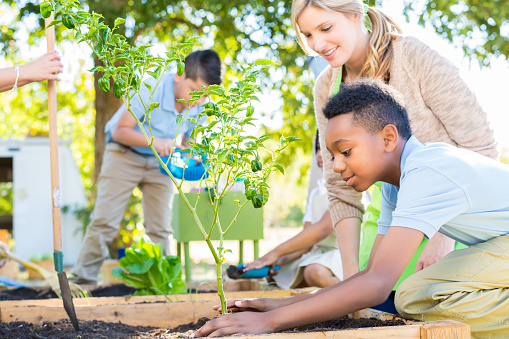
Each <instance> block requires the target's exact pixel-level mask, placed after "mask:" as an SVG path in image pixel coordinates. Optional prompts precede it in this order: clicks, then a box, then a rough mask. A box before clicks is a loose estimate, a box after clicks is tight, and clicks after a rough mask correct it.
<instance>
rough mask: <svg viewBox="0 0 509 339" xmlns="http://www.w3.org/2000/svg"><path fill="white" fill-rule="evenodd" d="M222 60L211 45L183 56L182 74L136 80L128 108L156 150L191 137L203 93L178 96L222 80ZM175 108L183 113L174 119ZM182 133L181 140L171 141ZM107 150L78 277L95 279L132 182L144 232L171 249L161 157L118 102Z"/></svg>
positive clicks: (168, 186) (167, 185)
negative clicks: (137, 85)
mask: <svg viewBox="0 0 509 339" xmlns="http://www.w3.org/2000/svg"><path fill="white" fill-rule="evenodd" d="M221 81H222V79H221V60H220V59H219V55H218V54H217V53H216V52H215V51H213V50H199V51H194V52H193V53H191V54H189V55H188V56H187V57H186V59H185V70H184V73H183V74H182V75H178V74H176V73H172V72H169V71H167V72H166V73H165V74H164V75H163V78H162V80H161V83H160V84H159V86H157V88H156V87H155V86H156V79H154V78H148V79H147V80H145V83H146V84H148V85H149V86H150V87H147V86H145V85H143V84H142V85H141V86H140V93H139V95H135V96H134V97H133V99H132V100H131V108H130V109H131V111H132V112H133V113H134V114H135V115H136V116H137V118H138V119H139V120H140V121H141V122H142V124H143V125H142V126H143V129H144V131H145V132H146V133H149V132H148V131H149V124H150V131H151V133H152V136H153V137H154V138H153V147H154V149H155V150H156V151H157V152H158V153H159V155H160V156H169V155H171V153H172V151H173V147H177V146H181V145H186V144H187V142H189V141H191V132H192V130H193V127H194V126H193V125H192V124H191V122H190V121H188V120H187V119H190V118H197V117H198V115H199V113H200V112H201V111H202V110H203V107H202V106H201V104H202V103H203V102H204V101H205V100H206V99H205V97H203V98H201V99H199V100H198V101H196V102H194V106H192V107H189V108H188V107H186V105H185V104H184V103H182V102H181V101H180V99H184V100H186V102H187V101H188V100H190V99H191V96H190V95H189V93H190V92H192V91H197V90H200V89H201V88H202V86H204V87H205V88H207V87H208V86H209V85H212V84H220V83H221ZM149 102H159V103H160V106H159V107H156V108H155V109H153V110H152V111H151V113H150V119H145V113H146V112H145V109H146V107H148V103H149ZM179 114H182V115H183V116H184V117H185V118H184V120H183V121H182V123H181V124H180V125H179V127H178V125H177V123H176V119H177V116H178V115H179ZM177 132H178V134H180V135H181V136H182V140H181V145H174V143H173V141H174V140H175V138H176V137H177V136H178V135H177ZM105 133H107V136H106V142H107V143H106V150H105V152H104V158H103V164H102V167H101V172H100V174H99V178H98V179H97V198H96V201H95V207H94V211H93V212H92V214H91V216H90V224H89V225H88V226H87V230H86V233H85V238H84V239H83V242H82V244H81V249H80V254H79V256H78V260H77V262H76V264H75V265H74V267H73V269H72V271H71V273H72V274H73V275H74V277H72V278H71V279H72V280H73V281H74V282H76V283H85V284H86V283H96V282H97V274H98V272H99V270H100V268H101V265H102V263H103V261H104V259H106V258H108V256H109V248H108V246H109V245H110V244H111V243H112V241H113V239H114V236H115V235H116V234H117V232H118V226H119V224H120V221H121V220H122V216H123V215H124V212H125V209H126V206H127V202H128V200H129V197H130V196H131V193H132V191H133V189H134V188H135V187H139V188H140V190H141V191H142V193H143V219H144V227H145V231H146V234H147V236H148V237H149V238H150V239H151V240H152V241H153V242H154V243H160V244H162V246H163V251H164V254H165V255H168V254H169V235H170V233H171V218H172V216H171V212H172V211H171V207H172V202H173V190H174V185H173V183H172V182H171V180H170V179H169V178H168V177H167V176H165V175H163V174H161V172H160V171H159V161H158V160H157V158H156V156H155V155H154V153H153V152H152V149H151V148H150V147H148V143H147V140H146V139H145V136H144V135H143V133H142V130H141V127H140V126H138V123H137V121H136V119H135V118H134V117H133V116H132V115H131V113H130V112H129V111H127V108H126V106H125V105H122V106H121V107H120V108H119V109H118V111H117V112H116V113H115V115H113V117H112V118H111V119H110V121H108V123H107V124H106V126H105Z"/></svg>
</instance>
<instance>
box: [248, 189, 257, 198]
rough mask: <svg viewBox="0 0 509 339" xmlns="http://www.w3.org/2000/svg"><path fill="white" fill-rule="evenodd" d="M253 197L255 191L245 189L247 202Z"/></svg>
mask: <svg viewBox="0 0 509 339" xmlns="http://www.w3.org/2000/svg"><path fill="white" fill-rule="evenodd" d="M255 195H256V190H255V189H254V188H246V198H247V200H252V199H253V197H254V196H255Z"/></svg>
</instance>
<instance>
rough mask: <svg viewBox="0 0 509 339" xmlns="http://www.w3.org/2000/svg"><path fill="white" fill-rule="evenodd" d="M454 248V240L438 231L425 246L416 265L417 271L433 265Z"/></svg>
mask: <svg viewBox="0 0 509 339" xmlns="http://www.w3.org/2000/svg"><path fill="white" fill-rule="evenodd" d="M453 250H454V240H453V239H451V238H449V237H447V236H445V235H443V234H442V233H436V234H435V235H434V236H433V237H432V238H431V239H430V240H429V241H428V243H427V244H426V246H424V249H423V250H422V252H421V256H420V257H419V260H418V261H417V264H416V265H415V272H419V271H420V270H422V269H425V268H426V267H428V266H431V265H433V264H434V263H436V262H437V261H439V260H440V259H442V258H443V257H445V256H446V255H447V254H449V253H450V252H452V251H453Z"/></svg>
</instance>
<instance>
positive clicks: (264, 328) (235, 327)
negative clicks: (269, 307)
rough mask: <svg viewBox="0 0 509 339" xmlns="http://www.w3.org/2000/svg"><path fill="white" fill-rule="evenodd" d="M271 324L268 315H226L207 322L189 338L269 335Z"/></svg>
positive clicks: (245, 313)
mask: <svg viewBox="0 0 509 339" xmlns="http://www.w3.org/2000/svg"><path fill="white" fill-rule="evenodd" d="M271 323H272V322H271V317H270V314H268V313H256V312H244V313H237V314H227V315H223V316H221V317H219V318H215V319H213V320H211V321H209V322H207V323H206V324H205V325H203V326H202V327H201V328H200V329H199V330H198V331H196V332H194V333H193V334H192V335H191V338H200V337H204V336H208V337H222V336H227V335H246V334H261V333H270V332H273V331H274V330H275V329H274V328H273V327H271Z"/></svg>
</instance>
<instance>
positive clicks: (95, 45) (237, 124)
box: [45, 0, 297, 314]
mask: <svg viewBox="0 0 509 339" xmlns="http://www.w3.org/2000/svg"><path fill="white" fill-rule="evenodd" d="M51 8H52V9H53V10H54V11H55V13H56V14H61V19H59V20H55V21H53V22H52V23H51V24H50V25H53V24H56V23H59V22H61V21H62V22H63V24H64V25H65V26H66V27H67V28H72V29H74V30H75V31H76V33H75V37H76V38H77V39H79V41H80V42H81V41H83V42H86V43H87V44H88V45H89V46H90V47H91V48H92V50H93V52H94V53H95V54H96V55H97V56H98V58H99V60H101V61H102V62H103V63H104V66H98V67H95V68H93V69H92V71H97V72H104V76H103V78H102V79H101V80H100V81H99V87H100V89H101V90H103V91H105V92H108V91H109V90H111V88H110V87H111V86H110V78H111V79H113V81H114V84H113V89H114V92H115V95H116V96H117V97H122V99H123V100H124V102H125V104H126V107H127V110H128V111H129V112H130V113H131V114H132V115H133V117H134V118H135V119H136V121H137V123H138V126H139V127H140V129H141V131H142V133H143V135H144V136H145V138H146V140H147V144H148V146H149V147H150V148H151V149H152V151H153V152H154V155H155V156H156V157H157V159H158V160H159V163H160V164H161V166H162V167H163V168H164V170H165V171H166V173H167V174H168V176H169V177H170V179H171V181H172V182H173V183H174V185H175V187H176V188H177V190H178V192H179V194H180V196H181V197H182V199H183V201H184V203H185V204H186V205H187V207H188V208H189V210H190V211H191V213H192V215H193V217H194V220H195V221H196V225H197V227H198V228H199V230H200V232H201V234H202V235H203V238H204V240H205V242H206V243H207V245H208V247H209V249H210V252H211V254H212V256H213V258H214V262H215V264H216V275H217V286H218V295H219V298H220V302H221V308H222V312H223V314H225V313H226V312H227V309H226V299H225V296H224V291H223V284H222V279H223V278H222V264H223V263H224V261H225V254H226V253H228V252H231V250H229V249H225V248H224V236H225V235H226V233H227V232H228V231H229V230H230V229H231V227H232V225H233V224H234V223H235V221H236V220H237V217H238V216H239V214H240V213H241V211H242V209H243V207H244V206H245V205H246V204H247V203H249V202H251V204H252V205H253V206H254V207H255V208H261V207H263V206H264V205H265V204H266V203H267V201H268V199H269V185H268V184H267V180H268V177H269V175H270V174H271V173H272V172H275V171H279V172H281V173H283V174H284V169H283V167H282V166H281V165H280V164H279V163H277V159H278V158H279V157H280V155H281V153H282V151H283V150H284V149H285V148H286V147H287V146H288V145H289V144H290V143H291V142H293V141H295V140H297V138H293V137H287V138H285V137H284V136H281V138H280V141H279V144H278V145H277V146H276V147H275V149H274V150H271V149H268V148H266V146H265V144H264V143H265V142H267V141H268V139H270V137H269V136H267V135H264V136H261V137H256V136H252V135H249V134H248V133H247V132H246V129H245V128H246V127H247V126H249V125H254V121H256V120H257V118H255V117H254V116H253V114H254V108H253V106H252V102H253V101H259V99H258V97H257V96H256V94H257V93H258V92H259V91H260V87H259V85H258V84H257V83H256V79H257V76H258V75H259V74H260V72H261V71H262V70H263V68H266V67H268V66H270V65H275V64H274V63H272V62H270V61H268V60H258V61H256V62H255V63H252V64H248V65H243V66H241V70H242V75H241V77H240V80H239V81H237V82H236V84H235V85H234V86H233V87H232V88H230V89H229V90H227V89H225V88H224V87H223V86H219V85H211V86H209V87H208V88H205V87H202V88H201V90H200V91H194V92H191V93H190V94H191V96H192V97H191V100H189V102H186V101H185V100H180V102H182V103H184V104H185V105H186V106H187V107H191V106H192V105H193V104H194V103H195V102H196V101H198V100H200V98H202V97H203V96H208V97H209V102H208V103H207V104H205V105H204V106H205V109H204V110H203V111H202V112H201V113H200V115H199V116H198V118H197V119H194V118H193V119H187V118H186V113H184V114H180V115H178V116H177V119H176V122H175V123H176V124H177V133H176V135H178V134H179V133H178V130H179V129H180V127H181V126H182V123H183V122H184V121H185V120H186V119H187V120H189V121H190V122H191V123H192V124H193V125H194V130H193V132H192V135H191V138H193V139H194V140H195V141H194V142H192V143H190V145H189V148H188V149H187V151H188V152H189V153H191V154H194V155H197V156H200V157H203V158H205V160H204V167H205V169H206V174H205V175H204V176H203V177H202V178H201V180H200V188H204V187H206V188H207V190H206V191H207V192H208V197H207V199H208V200H209V201H210V203H211V204H212V208H213V213H214V216H213V221H212V222H211V223H210V224H208V225H204V224H203V223H202V221H201V220H200V218H199V216H198V214H197V213H196V206H197V203H198V200H199V199H200V198H201V193H197V194H198V199H197V200H196V203H194V204H191V203H190V202H189V200H188V199H187V198H186V195H185V194H184V192H183V190H182V185H183V182H184V180H179V179H177V178H175V177H174V176H173V175H172V173H171V172H170V171H169V169H168V163H169V161H170V159H168V161H167V162H163V160H162V159H161V157H160V156H159V155H158V153H157V151H156V150H155V148H154V147H153V144H152V143H153V139H154V138H153V135H152V129H151V127H150V116H151V112H152V110H153V109H154V108H156V107H158V106H159V103H157V102H152V100H151V99H152V98H151V97H150V98H149V100H148V101H147V102H143V106H144V108H145V116H144V119H143V120H146V121H148V124H149V129H148V131H146V130H145V129H144V127H143V124H142V123H141V122H140V120H139V119H138V118H137V116H136V115H135V114H134V113H133V112H132V111H131V105H130V102H131V99H132V98H133V97H134V96H135V95H137V94H139V93H140V84H141V81H140V79H142V78H143V77H144V76H145V74H148V75H150V76H152V77H154V78H155V79H156V85H155V86H150V85H149V84H147V83H144V86H146V87H147V89H148V90H149V91H150V93H154V90H155V87H156V86H157V85H158V84H159V82H160V81H161V79H162V76H163V74H164V72H165V71H166V69H167V68H168V66H169V65H170V64H171V63H172V62H174V61H175V62H176V63H177V73H178V74H179V75H181V74H182V73H183V71H184V65H183V62H182V60H183V59H184V58H185V54H184V53H185V52H186V51H188V50H190V49H191V46H192V45H193V42H194V40H195V39H196V38H194V37H193V38H187V39H186V40H185V41H184V42H183V43H181V44H178V45H177V46H176V47H171V48H170V51H169V52H167V53H166V56H165V57H154V56H151V55H149V54H148V53H147V49H148V48H149V47H150V46H148V45H140V46H137V47H132V46H130V45H129V44H128V43H127V42H126V40H125V38H124V37H123V36H122V35H119V34H114V33H113V32H114V30H115V29H116V28H117V27H118V26H119V25H120V24H122V23H123V22H124V21H125V20H124V19H120V18H119V19H116V20H115V24H114V28H113V30H111V29H110V28H109V27H108V26H106V25H105V24H104V23H103V22H102V21H101V19H102V16H101V15H100V14H98V13H92V14H90V13H88V12H85V11H83V10H81V9H80V8H79V2H78V1H77V0H67V1H55V2H54V3H53V2H51V4H50V6H47V5H46V6H45V11H46V12H45V15H48V13H47V11H48V9H51ZM186 112H187V111H186ZM204 120H208V123H203V122H204ZM184 151H186V150H184ZM191 159H192V158H188V160H187V161H195V160H194V159H193V160H191ZM263 159H267V160H266V162H265V163H262V161H264V160H263ZM186 166H187V163H186ZM184 172H185V169H184ZM184 174H185V173H184ZM183 177H185V176H183ZM239 179H243V182H244V185H245V197H246V199H245V200H243V201H237V203H238V210H237V212H236V215H235V217H234V218H233V219H232V220H230V221H229V222H227V224H226V225H222V224H221V222H220V219H219V215H220V203H219V202H220V200H221V198H223V197H224V196H225V195H226V194H227V193H228V192H229V191H230V190H231V188H232V187H233V185H234V184H235V183H236V182H237V181H238V180H239ZM220 181H224V182H225V183H226V184H225V185H220V184H219V183H220ZM219 187H222V188H221V189H220V188H219ZM216 228H217V229H218V231H219V245H218V246H214V244H213V243H212V239H211V236H212V232H213V230H214V229H216ZM145 244H146V243H145ZM143 246H144V245H142V247H143ZM126 257H127V253H126ZM132 259H133V260H134V258H132ZM142 259H143V258H142ZM127 260H129V259H126V260H124V263H126V267H128V266H131V265H127ZM136 260H138V261H134V263H135V264H133V265H135V266H134V267H135V270H138V271H137V272H141V271H142V270H141V268H145V266H144V265H148V262H147V261H146V260H148V259H143V263H145V262H147V263H146V264H143V263H142V261H141V259H139V258H138V259H136ZM138 264H139V265H138ZM120 270H121V269H120ZM116 273H117V274H118V275H119V276H121V272H120V271H119V270H117V271H116ZM133 273H134V274H139V273H135V272H133ZM152 291H153V290H152Z"/></svg>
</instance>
